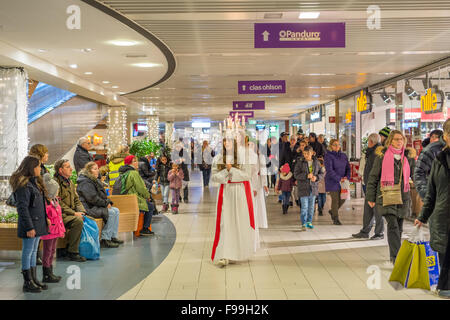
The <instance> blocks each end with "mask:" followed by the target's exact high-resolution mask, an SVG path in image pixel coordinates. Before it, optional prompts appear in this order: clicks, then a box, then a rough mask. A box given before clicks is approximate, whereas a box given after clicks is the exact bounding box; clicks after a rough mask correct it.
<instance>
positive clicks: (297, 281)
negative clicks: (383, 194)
mask: <svg viewBox="0 0 450 320" xmlns="http://www.w3.org/2000/svg"><path fill="white" fill-rule="evenodd" d="M200 178H201V177H200V174H199V173H198V172H196V173H194V174H192V175H191V179H192V180H193V181H191V185H190V190H191V198H190V200H191V202H190V203H189V204H184V203H183V204H182V205H180V214H178V215H172V214H171V213H168V214H166V215H167V217H168V218H169V219H170V220H171V221H172V222H173V224H174V225H175V228H176V230H177V239H176V242H175V245H174V247H173V248H172V250H171V251H170V253H169V255H168V256H167V258H166V259H165V260H164V261H163V263H162V264H161V265H160V266H159V267H158V268H157V269H156V270H155V271H153V272H152V273H151V274H150V275H149V276H148V277H147V278H146V279H145V280H143V281H141V282H140V283H139V284H138V285H136V286H135V287H134V288H133V289H131V290H130V291H128V292H127V293H125V294H124V295H123V296H121V297H120V299H190V300H191V299H197V300H206V299H213V300H214V299H237V300H241V299H242V300H255V299H258V300H259V299H262V300H264V299H268V300H275V299H281V300H285V299H295V300H323V299H344V300H361V299H363V300H365V299H370V300H372V299H374V300H378V299H386V300H392V299H396V300H397V299H400V300H403V299H408V300H409V299H413V300H425V299H439V298H438V297H436V296H435V295H434V294H433V293H432V292H430V291H424V290H420V289H408V290H406V289H404V290H399V291H396V290H394V289H393V288H392V286H391V285H390V284H389V283H388V278H389V276H390V273H391V270H392V265H390V264H389V263H388V260H389V253H388V247H387V239H386V238H385V239H383V240H359V239H353V238H352V237H351V234H352V233H356V232H358V231H359V230H360V228H361V223H362V200H352V201H347V203H345V204H344V206H343V207H342V208H341V211H340V216H341V222H342V223H343V225H342V226H334V225H332V224H331V219H330V216H329V215H328V214H327V213H325V214H324V216H321V217H318V216H317V215H316V216H315V217H314V220H313V223H314V225H315V228H314V229H313V230H308V231H304V232H302V231H300V230H299V212H300V210H299V208H298V207H296V206H295V205H294V207H293V208H290V209H289V213H288V214H287V215H282V213H281V208H280V205H279V204H278V202H277V197H276V196H275V195H273V194H272V195H270V196H269V197H268V198H267V205H268V218H269V228H268V229H266V230H261V241H262V244H261V249H260V250H259V251H258V252H257V253H256V254H255V256H254V257H253V258H252V259H250V260H249V261H244V262H240V263H238V264H230V265H228V266H226V267H225V268H219V267H218V266H216V265H214V264H212V262H211V259H210V256H211V248H212V243H213V237H214V230H215V212H214V211H215V201H216V195H217V188H216V187H215V186H214V185H213V184H211V186H210V187H209V188H206V189H203V187H202V186H201V183H200ZM329 205H330V199H329V198H328V199H327V206H326V208H325V209H326V210H325V212H328V209H329ZM411 229H412V224H411V222H405V233H404V237H407V234H408V231H410V230H411ZM370 266H372V267H371V269H374V270H379V275H380V278H381V279H380V286H379V287H378V288H375V289H369V287H368V285H367V282H368V280H369V277H370V276H371V275H372V274H371V273H368V272H367V270H368V268H369V267H370ZM369 283H372V284H373V283H374V282H373V281H372V282H371V281H369ZM371 287H372V288H373V285H372V286H371Z"/></svg>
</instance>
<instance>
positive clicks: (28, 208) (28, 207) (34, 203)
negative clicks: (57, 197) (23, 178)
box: [14, 177, 48, 238]
mask: <svg viewBox="0 0 450 320" xmlns="http://www.w3.org/2000/svg"><path fill="white" fill-rule="evenodd" d="M14 196H15V199H16V203H17V206H16V208H17V213H18V215H19V219H18V222H17V236H18V237H19V238H28V237H27V232H28V231H31V230H33V229H34V230H35V231H36V237H40V236H44V235H46V234H47V233H48V232H47V227H48V226H47V219H46V213H45V200H44V195H43V193H42V192H41V191H40V190H39V188H38V186H37V184H36V178H35V177H33V178H30V180H29V181H28V183H27V184H26V185H25V186H23V187H20V188H18V189H17V190H16V191H15V192H14Z"/></svg>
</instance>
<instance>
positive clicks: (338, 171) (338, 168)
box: [324, 151, 350, 192]
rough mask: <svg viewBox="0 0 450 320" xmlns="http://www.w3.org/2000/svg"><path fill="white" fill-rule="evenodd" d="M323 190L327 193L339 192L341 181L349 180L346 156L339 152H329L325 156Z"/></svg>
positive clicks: (348, 164) (348, 165)
mask: <svg viewBox="0 0 450 320" xmlns="http://www.w3.org/2000/svg"><path fill="white" fill-rule="evenodd" d="M324 163H325V170H326V172H327V174H326V176H325V189H326V191H327V192H332V191H341V179H342V178H343V177H347V179H348V180H350V163H349V162H348V159H347V155H346V154H345V153H343V152H341V151H339V152H335V151H329V152H327V153H326V154H325V159H324Z"/></svg>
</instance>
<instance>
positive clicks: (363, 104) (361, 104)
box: [356, 90, 367, 112]
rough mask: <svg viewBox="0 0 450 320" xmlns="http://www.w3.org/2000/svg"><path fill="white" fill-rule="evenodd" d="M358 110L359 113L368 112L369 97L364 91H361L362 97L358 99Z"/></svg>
mask: <svg viewBox="0 0 450 320" xmlns="http://www.w3.org/2000/svg"><path fill="white" fill-rule="evenodd" d="M356 109H357V110H358V112H363V111H366V110H367V96H366V95H365V94H364V91H363V90H361V94H360V96H359V97H358V99H356Z"/></svg>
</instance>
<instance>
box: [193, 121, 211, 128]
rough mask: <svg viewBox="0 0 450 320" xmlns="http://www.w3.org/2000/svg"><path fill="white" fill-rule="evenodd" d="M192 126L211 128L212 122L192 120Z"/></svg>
mask: <svg viewBox="0 0 450 320" xmlns="http://www.w3.org/2000/svg"><path fill="white" fill-rule="evenodd" d="M192 128H211V122H192Z"/></svg>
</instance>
